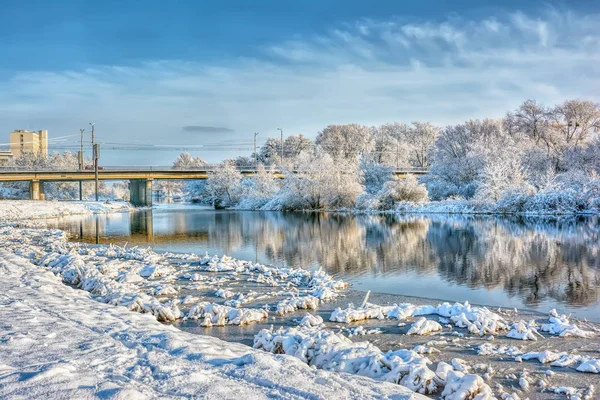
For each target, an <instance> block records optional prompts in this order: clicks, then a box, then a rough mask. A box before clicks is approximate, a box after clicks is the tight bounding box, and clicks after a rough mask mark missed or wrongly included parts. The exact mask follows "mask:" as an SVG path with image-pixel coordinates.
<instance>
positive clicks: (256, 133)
mask: <svg viewBox="0 0 600 400" xmlns="http://www.w3.org/2000/svg"><path fill="white" fill-rule="evenodd" d="M257 136H258V132H254V169H256V167H257V165H258V154H256V137H257Z"/></svg>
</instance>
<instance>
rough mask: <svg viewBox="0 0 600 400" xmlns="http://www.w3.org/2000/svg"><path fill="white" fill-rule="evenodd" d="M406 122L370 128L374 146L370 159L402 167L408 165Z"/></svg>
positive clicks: (408, 150)
mask: <svg viewBox="0 0 600 400" xmlns="http://www.w3.org/2000/svg"><path fill="white" fill-rule="evenodd" d="M408 129H409V128H408V126H407V125H406V124H401V123H398V122H393V123H388V124H383V125H381V126H379V127H376V128H372V132H373V136H374V140H375V142H374V148H373V151H372V152H371V153H370V157H369V158H370V159H371V160H372V161H374V162H376V163H378V164H382V165H389V166H396V167H403V166H408V165H409V152H410V149H409V146H407V144H406V133H407V131H408Z"/></svg>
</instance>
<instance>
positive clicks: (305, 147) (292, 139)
mask: <svg viewBox="0 0 600 400" xmlns="http://www.w3.org/2000/svg"><path fill="white" fill-rule="evenodd" d="M314 148H315V143H314V142H313V141H312V140H310V139H309V138H307V137H306V136H304V135H292V136H288V137H287V138H286V139H285V140H284V143H283V156H284V158H285V160H286V161H287V162H294V160H295V159H296V158H297V157H298V156H299V155H300V154H302V153H305V152H311V151H313V150H314Z"/></svg>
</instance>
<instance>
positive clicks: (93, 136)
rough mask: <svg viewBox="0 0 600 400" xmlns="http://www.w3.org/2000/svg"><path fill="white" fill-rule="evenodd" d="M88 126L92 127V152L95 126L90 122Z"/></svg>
mask: <svg viewBox="0 0 600 400" xmlns="http://www.w3.org/2000/svg"><path fill="white" fill-rule="evenodd" d="M90 125H91V126H92V151H93V150H94V125H96V124H95V123H94V122H90Z"/></svg>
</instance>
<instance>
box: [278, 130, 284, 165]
mask: <svg viewBox="0 0 600 400" xmlns="http://www.w3.org/2000/svg"><path fill="white" fill-rule="evenodd" d="M277 130H278V131H279V132H281V164H283V129H281V128H277Z"/></svg>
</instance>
